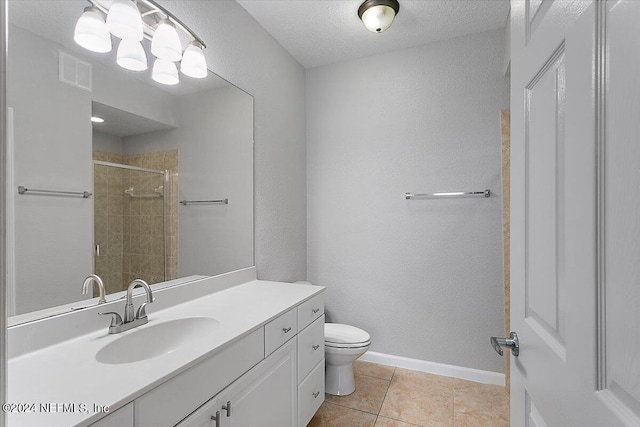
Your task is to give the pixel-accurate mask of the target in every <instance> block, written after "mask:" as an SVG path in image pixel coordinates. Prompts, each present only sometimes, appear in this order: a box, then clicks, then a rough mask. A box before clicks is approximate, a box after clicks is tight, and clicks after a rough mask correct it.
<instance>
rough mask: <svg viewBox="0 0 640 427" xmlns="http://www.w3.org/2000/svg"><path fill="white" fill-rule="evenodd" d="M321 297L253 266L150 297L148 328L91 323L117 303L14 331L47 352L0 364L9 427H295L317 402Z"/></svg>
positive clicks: (29, 352) (319, 291) (320, 396)
mask: <svg viewBox="0 0 640 427" xmlns="http://www.w3.org/2000/svg"><path fill="white" fill-rule="evenodd" d="M251 275H253V276H254V280H248V281H246V280H245V279H246V278H247V277H250V276H251ZM323 290H324V288H322V287H319V286H310V285H299V284H290V283H280V282H268V281H260V280H255V268H253V267H252V268H249V269H245V270H243V271H240V273H237V272H234V273H229V274H226V275H220V276H214V277H208V278H203V279H200V280H197V281H195V282H192V283H189V284H187V285H185V286H175V287H171V288H167V289H164V290H154V294H155V295H156V303H154V304H151V305H150V306H149V307H148V309H147V310H148V311H147V312H148V316H149V323H148V324H146V325H143V326H140V327H138V328H135V329H132V330H129V331H126V332H122V333H120V334H111V335H110V334H108V324H109V321H108V317H102V316H98V315H97V312H98V311H101V312H102V311H121V309H122V306H123V302H122V301H120V300H118V301H113V302H110V303H107V304H101V305H100V307H96V308H89V309H86V310H81V311H79V312H72V313H68V314H64V315H61V316H56V317H54V318H51V319H43V320H41V321H38V322H31V323H28V324H25V325H19V326H14V327H13V328H10V329H9V339H10V340H15V341H16V342H24V340H32V341H33V342H38V341H44V340H45V336H47V337H48V338H46V339H48V340H49V342H48V343H47V344H46V346H38V345H37V344H34V347H32V348H27V347H25V346H24V345H23V346H22V347H21V348H18V349H17V350H16V351H17V352H19V353H20V354H13V355H10V356H13V357H10V359H9V384H8V386H9V387H8V402H10V403H13V404H16V405H22V406H21V407H17V406H16V408H15V410H14V411H9V413H8V421H9V425H11V426H43V425H46V426H49V427H54V426H65V427H66V426H89V425H91V426H96V427H134V426H135V427H147V426H149V427H160V426H180V427H187V426H188V427H196V426H198V427H200V426H216V427H217V426H224V427H226V426H229V427H231V426H234V427H236V426H237V427H240V426H246V427H250V426H258V425H260V426H273V427H285V426H292V427H293V426H306V425H307V423H308V422H309V421H310V419H311V418H312V417H313V414H314V413H315V412H316V411H317V409H318V408H319V406H320V405H321V403H322V402H323V400H324V302H323ZM211 291H213V292H211ZM171 300H173V301H174V303H175V304H171V303H170V301H171ZM142 301H143V295H141V294H138V295H137V296H136V297H135V298H134V302H135V303H136V305H139V304H140V303H141V302H142ZM38 323H39V325H37V324H38ZM97 327H99V329H97V330H95V328H97ZM90 329H91V330H90ZM55 331H61V332H59V333H57V335H58V336H59V339H58V342H51V337H50V335H51V334H54V335H55V334H56V332H55ZM39 338H42V339H41V340H40V339H39ZM32 404H33V405H32ZM53 405H55V406H53Z"/></svg>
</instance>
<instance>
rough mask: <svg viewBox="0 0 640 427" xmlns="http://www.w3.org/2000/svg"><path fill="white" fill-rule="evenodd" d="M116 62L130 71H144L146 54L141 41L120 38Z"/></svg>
mask: <svg viewBox="0 0 640 427" xmlns="http://www.w3.org/2000/svg"><path fill="white" fill-rule="evenodd" d="M116 63H117V64H118V65H119V66H121V67H122V68H126V69H127V70H131V71H144V70H146V69H147V68H148V67H147V54H146V53H145V51H144V47H142V43H140V42H139V41H135V40H127V39H124V40H121V41H120V44H119V45H118V53H117V55H116Z"/></svg>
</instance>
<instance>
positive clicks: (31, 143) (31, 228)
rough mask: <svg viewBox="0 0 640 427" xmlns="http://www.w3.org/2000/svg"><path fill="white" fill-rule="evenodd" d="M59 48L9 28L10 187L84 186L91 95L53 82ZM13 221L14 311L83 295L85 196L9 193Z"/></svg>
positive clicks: (89, 230)
mask: <svg viewBox="0 0 640 427" xmlns="http://www.w3.org/2000/svg"><path fill="white" fill-rule="evenodd" d="M58 49H59V47H58V45H56V44H54V43H49V42H46V41H45V40H44V39H43V38H41V37H37V36H35V35H33V34H32V33H29V32H27V31H24V30H22V29H19V28H17V27H15V26H10V37H9V55H8V61H7V66H8V69H7V81H8V82H10V84H8V85H7V101H8V102H7V105H8V106H9V107H13V108H14V133H15V142H14V143H15V154H14V162H15V174H14V176H15V184H16V185H23V186H25V187H27V188H29V187H31V188H40V189H57V190H68V191H85V190H86V191H91V188H92V182H93V179H92V176H93V166H92V164H91V161H90V160H91V122H90V117H91V94H90V93H89V92H86V91H84V90H81V89H77V88H75V87H72V86H69V85H66V84H63V83H60V82H59V81H58ZM25 52H28V53H29V54H28V55H26V54H25ZM62 106H63V107H62ZM13 191H16V190H15V189H14V190H13ZM14 194H15V193H14ZM15 218H16V220H15V230H16V231H15V233H16V247H15V260H16V265H15V274H16V275H15V277H16V284H17V286H16V291H15V297H16V307H17V313H25V312H29V311H33V310H38V309H41V308H45V307H51V306H55V305H60V304H64V303H69V302H71V301H77V300H80V299H82V298H84V297H83V295H82V294H81V292H80V290H81V289H80V288H81V284H82V280H83V279H84V277H86V276H87V275H88V274H91V273H92V272H93V252H92V245H93V203H92V200H91V199H83V198H69V197H51V196H31V195H24V196H20V195H15ZM10 250H13V248H10Z"/></svg>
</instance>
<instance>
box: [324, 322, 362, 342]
mask: <svg viewBox="0 0 640 427" xmlns="http://www.w3.org/2000/svg"><path fill="white" fill-rule="evenodd" d="M370 344H371V336H370V335H369V334H368V333H367V332H365V331H363V330H362V329H360V328H356V327H355V326H350V325H343V324H340V323H325V325H324V345H325V346H326V347H332V348H363V347H367V346H368V345H370Z"/></svg>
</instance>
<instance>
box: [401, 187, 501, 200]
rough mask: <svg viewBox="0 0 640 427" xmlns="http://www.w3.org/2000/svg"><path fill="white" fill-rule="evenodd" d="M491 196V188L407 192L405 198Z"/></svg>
mask: <svg viewBox="0 0 640 427" xmlns="http://www.w3.org/2000/svg"><path fill="white" fill-rule="evenodd" d="M477 196H484V197H489V196H491V190H488V189H487V190H484V191H449V192H442V193H422V194H413V193H405V194H404V198H405V199H407V200H412V199H437V198H448V197H477Z"/></svg>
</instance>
